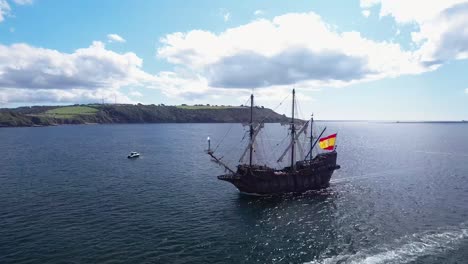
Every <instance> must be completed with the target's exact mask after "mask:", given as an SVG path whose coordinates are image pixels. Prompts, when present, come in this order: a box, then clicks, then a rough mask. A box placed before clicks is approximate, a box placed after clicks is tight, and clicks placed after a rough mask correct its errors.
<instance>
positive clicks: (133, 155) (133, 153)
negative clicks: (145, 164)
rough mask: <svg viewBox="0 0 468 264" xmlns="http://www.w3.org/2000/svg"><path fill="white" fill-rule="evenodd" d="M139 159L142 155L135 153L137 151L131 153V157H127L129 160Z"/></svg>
mask: <svg viewBox="0 0 468 264" xmlns="http://www.w3.org/2000/svg"><path fill="white" fill-rule="evenodd" d="M138 157H140V153H138V152H135V151H133V152H130V155H128V156H127V158H129V159H134V158H138Z"/></svg>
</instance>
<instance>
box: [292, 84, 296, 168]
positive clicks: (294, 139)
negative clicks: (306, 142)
mask: <svg viewBox="0 0 468 264" xmlns="http://www.w3.org/2000/svg"><path fill="white" fill-rule="evenodd" d="M295 96H296V90H295V89H293V92H292V117H291V170H292V171H294V170H295V169H294V144H295V143H296V126H295V125H294V100H295Z"/></svg>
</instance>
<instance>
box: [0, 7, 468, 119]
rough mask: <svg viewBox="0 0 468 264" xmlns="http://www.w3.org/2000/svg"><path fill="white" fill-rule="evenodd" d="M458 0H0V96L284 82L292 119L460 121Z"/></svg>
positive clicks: (270, 103) (260, 93) (165, 96)
mask: <svg viewBox="0 0 468 264" xmlns="http://www.w3.org/2000/svg"><path fill="white" fill-rule="evenodd" d="M467 2H468V1H464V0H447V1H421V0H413V1H403V0H360V1H359V0H356V1H312V0H309V1H264V0H262V1H110V0H103V1H91V0H89V1H58V0H55V1H53V0H49V1H46V0H0V107H16V106H22V105H45V104H72V103H88V102H89V103H92V102H100V101H102V100H103V99H104V100H106V101H108V102H114V100H115V98H117V101H118V102H121V103H144V104H151V103H155V104H159V103H164V104H181V103H187V104H198V103H203V104H206V103H210V104H226V105H239V104H242V103H244V102H245V101H246V100H247V99H248V95H249V93H250V92H251V91H252V90H253V89H254V91H255V94H256V98H257V102H258V104H259V105H265V106H267V107H272V108H275V107H276V106H277V105H278V104H279V102H281V101H282V100H283V99H284V98H285V97H286V96H288V94H289V93H290V90H291V88H292V87H296V89H297V93H298V99H299V102H300V106H301V113H302V115H303V117H307V116H309V113H311V112H314V113H315V115H316V116H317V118H319V119H371V120H461V119H465V120H467V119H468V107H467V103H468V74H466V69H468V68H467V66H468V61H467V58H468V33H466V30H465V29H466V28H468V3H467ZM276 110H277V111H280V112H286V113H287V111H288V110H287V108H286V107H283V106H281V107H279V108H277V109H276Z"/></svg>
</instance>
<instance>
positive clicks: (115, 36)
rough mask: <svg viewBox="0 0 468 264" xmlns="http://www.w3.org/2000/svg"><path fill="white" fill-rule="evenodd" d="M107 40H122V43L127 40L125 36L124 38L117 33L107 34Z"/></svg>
mask: <svg viewBox="0 0 468 264" xmlns="http://www.w3.org/2000/svg"><path fill="white" fill-rule="evenodd" d="M107 41H108V42H120V43H123V42H125V41H126V40H125V39H124V38H122V37H121V36H119V35H117V34H108V35H107Z"/></svg>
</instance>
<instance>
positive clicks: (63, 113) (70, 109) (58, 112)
mask: <svg viewBox="0 0 468 264" xmlns="http://www.w3.org/2000/svg"><path fill="white" fill-rule="evenodd" d="M98 111H99V110H98V109H96V108H93V107H88V106H65V107H58V108H54V109H51V110H47V111H46V112H45V113H44V115H47V116H53V117H57V118H72V117H74V116H77V115H95V114H96V113H97V112H98Z"/></svg>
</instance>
